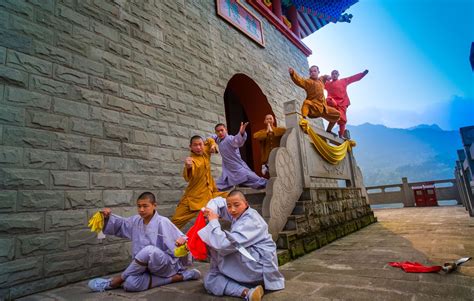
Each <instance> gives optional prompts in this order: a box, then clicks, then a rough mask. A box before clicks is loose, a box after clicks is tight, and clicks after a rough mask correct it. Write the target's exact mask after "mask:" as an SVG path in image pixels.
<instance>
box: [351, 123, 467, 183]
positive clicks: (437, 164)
mask: <svg viewBox="0 0 474 301" xmlns="http://www.w3.org/2000/svg"><path fill="white" fill-rule="evenodd" d="M347 129H348V130H349V131H350V133H351V138H352V139H353V140H355V141H356V142H357V146H356V147H355V148H354V155H355V156H356V160H357V163H358V165H359V166H360V168H361V169H362V173H363V175H364V183H365V185H366V186H372V185H383V184H392V183H400V182H401V178H402V177H408V181H410V182H415V181H429V180H441V179H450V178H453V177H454V164H455V161H456V158H457V156H456V150H457V149H460V148H462V143H461V137H460V135H459V131H444V130H442V129H441V128H440V127H439V126H438V125H436V124H432V125H426V124H421V125H418V126H415V127H412V128H409V129H396V128H388V127H386V126H383V125H374V124H370V123H364V124H361V125H358V126H353V125H349V126H348V127H347Z"/></svg>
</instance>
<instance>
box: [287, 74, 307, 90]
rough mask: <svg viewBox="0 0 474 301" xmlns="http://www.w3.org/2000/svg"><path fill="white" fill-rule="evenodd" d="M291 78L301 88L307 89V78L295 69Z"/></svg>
mask: <svg viewBox="0 0 474 301" xmlns="http://www.w3.org/2000/svg"><path fill="white" fill-rule="evenodd" d="M290 76H291V80H292V81H293V82H294V83H295V85H297V86H298V87H300V88H303V89H306V79H304V78H302V77H301V76H299V75H298V73H296V71H293V74H290Z"/></svg>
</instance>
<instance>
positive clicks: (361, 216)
mask: <svg viewBox="0 0 474 301" xmlns="http://www.w3.org/2000/svg"><path fill="white" fill-rule="evenodd" d="M375 221H376V218H375V217H374V213H373V212H372V210H371V209H370V206H369V204H368V202H367V200H366V198H365V197H364V196H362V194H361V190H360V189H359V188H314V189H306V190H305V191H304V192H303V194H302V196H301V198H300V200H299V201H298V202H297V204H296V207H295V209H294V210H293V213H292V215H291V216H290V218H289V219H288V222H287V224H286V226H285V229H284V231H282V232H281V233H280V235H279V238H278V241H277V246H278V248H280V249H284V250H287V252H280V253H279V263H280V264H284V263H285V262H287V261H289V260H291V259H294V258H296V257H299V256H302V255H304V254H306V253H309V252H311V251H313V250H315V249H318V248H320V247H322V246H324V245H326V244H328V243H330V242H332V241H334V240H336V239H337V238H341V237H343V236H345V235H348V234H350V233H352V232H355V231H357V230H359V229H361V228H363V227H365V226H367V225H369V224H371V223H374V222H375Z"/></svg>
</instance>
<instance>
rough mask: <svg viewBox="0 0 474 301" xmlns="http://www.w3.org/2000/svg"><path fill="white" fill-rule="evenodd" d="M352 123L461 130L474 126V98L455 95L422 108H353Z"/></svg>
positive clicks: (350, 109)
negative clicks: (434, 126) (431, 125)
mask: <svg viewBox="0 0 474 301" xmlns="http://www.w3.org/2000/svg"><path fill="white" fill-rule="evenodd" d="M348 119H349V123H350V124H354V125H358V124H362V123H365V122H369V123H373V124H383V125H385V126H388V127H392V128H409V127H413V126H416V125H419V124H437V125H439V126H440V127H441V128H443V129H445V130H457V129H458V128H460V127H463V126H469V125H474V99H473V98H469V97H461V96H453V97H452V98H451V99H450V100H449V101H445V102H437V103H433V104H432V105H429V106H428V107H424V108H422V109H419V110H414V109H410V108H406V109H400V110H394V109H386V108H379V107H365V108H364V107H358V106H356V105H353V106H351V107H349V111H348Z"/></svg>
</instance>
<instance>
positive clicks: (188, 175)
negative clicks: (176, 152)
mask: <svg viewBox="0 0 474 301" xmlns="http://www.w3.org/2000/svg"><path fill="white" fill-rule="evenodd" d="M195 169H196V164H194V161H193V158H192V157H187V158H186V159H184V168H183V178H184V180H185V181H186V182H189V181H191V179H192V177H193V175H194V170H195Z"/></svg>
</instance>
